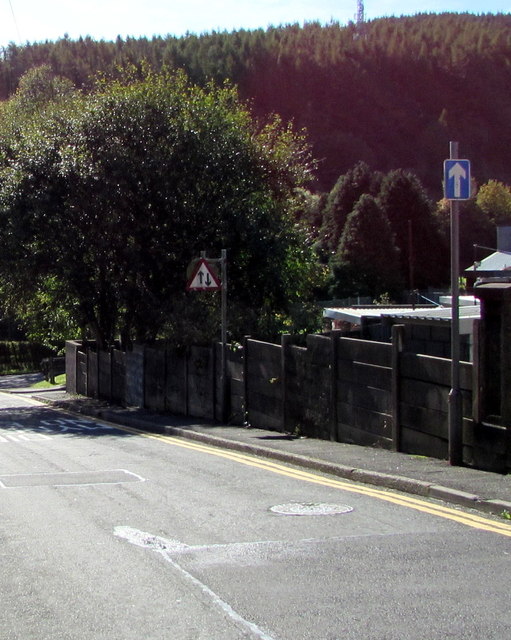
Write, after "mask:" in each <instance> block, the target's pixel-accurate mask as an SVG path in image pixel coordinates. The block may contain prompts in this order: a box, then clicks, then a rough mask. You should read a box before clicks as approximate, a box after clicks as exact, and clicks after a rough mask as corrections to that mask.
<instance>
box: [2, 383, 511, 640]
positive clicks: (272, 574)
mask: <svg viewBox="0 0 511 640" xmlns="http://www.w3.org/2000/svg"><path fill="white" fill-rule="evenodd" d="M510 534H511V529H510V527H509V525H508V524H507V523H504V522H503V521H499V520H498V519H497V518H485V517H482V516H481V515H480V514H476V513H471V512H468V511H463V510H457V509H453V508H451V507H448V506H446V505H442V504H441V503H438V502H436V503H435V502H432V501H429V502H428V501H425V500H421V499H418V498H416V497H411V496H406V495H404V494H398V493H393V492H389V491H382V490H379V489H375V488H374V487H369V486H364V485H357V484H354V483H350V482H347V481H345V480H339V479H336V478H333V477H329V476H326V475H321V474H318V473H311V472H308V471H305V470H300V469H296V468H292V467H288V466H285V465H283V464H281V463H275V462H271V461H269V460H264V459H257V458H254V457H250V456H245V455H243V454H240V453H237V452H233V451H225V450H221V449H218V448H213V447H209V446H204V445H202V444H198V443H193V442H191V441H186V440H180V439H178V438H172V437H168V436H158V435H154V434H153V435H151V434H143V433H140V432H137V431H135V430H132V429H126V430H124V429H120V428H118V427H115V428H114V427H113V426H111V425H107V424H103V423H98V422H94V421H91V420H89V419H80V418H79V417H76V416H72V415H70V414H66V413H62V412H58V411H54V410H51V409H49V408H47V407H43V406H42V405H39V404H37V403H35V402H33V401H30V400H27V399H25V398H22V397H18V396H9V395H7V394H3V393H0V566H1V572H0V607H1V608H0V639H1V640H32V639H34V640H35V639H37V640H64V639H65V640H71V639H72V640H75V639H80V640H99V639H105V640H106V639H108V640H131V639H135V638H136V639H137V640H160V639H161V640H185V639H186V640H188V639H189V640H235V639H242V638H247V639H260V640H302V639H303V640H305V639H314V640H403V639H406V640H446V639H451V638H456V639H460V640H461V639H463V640H469V639H474V640H492V639H494V640H497V639H498V640H509V638H510V637H511V612H510V607H509V601H510V600H509V598H510V592H511V535H510Z"/></svg>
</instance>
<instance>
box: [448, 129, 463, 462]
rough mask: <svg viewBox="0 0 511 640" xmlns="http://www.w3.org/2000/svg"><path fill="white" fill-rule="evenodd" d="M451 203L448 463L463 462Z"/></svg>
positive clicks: (454, 147)
mask: <svg viewBox="0 0 511 640" xmlns="http://www.w3.org/2000/svg"><path fill="white" fill-rule="evenodd" d="M458 157H459V156H458V143H457V142H451V143H450V158H451V160H453V159H457V158H458ZM450 204H451V390H450V392H449V462H450V463H451V464H452V465H457V466H460V465H461V464H462V463H463V416H462V411H461V390H460V317H459V202H458V200H454V199H452V200H451V201H450Z"/></svg>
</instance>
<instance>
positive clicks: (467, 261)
mask: <svg viewBox="0 0 511 640" xmlns="http://www.w3.org/2000/svg"><path fill="white" fill-rule="evenodd" d="M450 213H451V207H450V202H449V200H445V199H442V200H440V201H439V202H438V203H437V208H436V211H435V217H436V219H437V224H438V227H439V230H440V234H441V236H442V238H443V240H442V243H443V245H444V246H445V247H450V242H451V217H450ZM495 236H496V229H495V225H494V224H493V222H492V221H491V220H490V219H489V218H488V216H487V215H486V214H485V213H484V212H483V211H482V210H481V208H480V207H479V206H478V205H477V202H476V199H475V198H471V199H470V200H467V201H466V202H460V203H459V254H460V268H462V269H466V268H467V267H469V266H470V265H471V264H473V262H474V259H475V258H477V259H478V260H479V259H480V256H481V253H480V252H478V251H476V252H474V244H478V245H481V246H485V247H494V246H495V242H496V240H495ZM484 255H485V254H484Z"/></svg>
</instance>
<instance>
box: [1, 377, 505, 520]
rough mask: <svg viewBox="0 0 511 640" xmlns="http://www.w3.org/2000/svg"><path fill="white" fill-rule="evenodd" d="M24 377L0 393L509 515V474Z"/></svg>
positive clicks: (12, 379)
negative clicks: (42, 385) (134, 403)
mask: <svg viewBox="0 0 511 640" xmlns="http://www.w3.org/2000/svg"><path fill="white" fill-rule="evenodd" d="M30 375H31V376H32V377H31V378H30V379H29V378H28V377H25V378H23V376H15V377H13V376H3V377H1V378H0V391H4V392H10V393H23V394H27V395H30V396H31V397H33V398H35V399H36V400H39V401H41V402H44V403H46V404H47V405H50V406H52V407H53V408H56V409H61V410H65V411H69V412H71V413H75V414H80V415H87V416H89V417H93V418H98V419H101V420H106V421H108V422H110V423H113V424H118V425H124V426H128V427H132V428H136V429H140V430H143V431H149V432H153V433H163V434H166V435H173V436H179V437H182V438H188V439H191V440H195V441H200V442H203V443H206V444H209V445H213V446H217V447H221V448H224V449H232V450H237V451H241V452H244V453H248V454H253V455H256V456H262V457H266V458H270V459H274V460H278V461H280V462H284V463H287V464H291V465H294V466H298V467H302V468H306V469H310V470H314V471H318V472H322V473H327V474H330V475H334V476H337V477H340V478H345V479H348V480H352V481H356V482H362V483H365V484H371V485H376V486H378V487H382V488H388V489H393V490H398V491H402V492H404V493H408V494H413V495H419V496H423V497H428V498H433V499H438V500H442V501H444V502H449V503H452V504H455V505H460V506H463V507H465V508H470V509H474V510H477V511H482V512H485V513H490V514H494V515H498V516H505V517H511V474H507V475H502V474H498V473H492V472H487V471H480V470H477V469H472V468H469V467H455V466H452V465H450V464H449V462H448V461H446V460H438V459H436V458H427V457H424V456H416V455H409V454H406V453H398V452H395V451H387V450H385V449H379V448H373V447H362V446H358V445H353V444H344V443H340V442H330V441H328V440H317V439H314V438H301V437H295V436H293V435H291V434H284V433H278V432H275V431H266V430H264V429H257V428H252V427H240V426H231V425H226V424H217V423H213V422H207V421H202V420H198V419H197V418H189V417H184V416H174V415H169V414H161V413H155V412H151V411H149V410H147V409H141V408H138V407H137V408H131V407H130V408H126V407H119V406H114V405H111V404H109V403H107V402H105V401H102V400H96V399H93V398H86V397H83V396H75V395H71V394H68V393H67V392H66V390H65V388H64V387H57V388H52V389H49V390H40V389H35V390H34V389H31V388H30V387H29V386H28V385H29V384H33V380H34V378H33V374H30ZM9 379H10V380H9ZM25 382H26V383H27V384H25ZM506 514H508V515H506ZM510 525H511V522H510Z"/></svg>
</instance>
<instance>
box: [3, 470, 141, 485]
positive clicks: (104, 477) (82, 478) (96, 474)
mask: <svg viewBox="0 0 511 640" xmlns="http://www.w3.org/2000/svg"><path fill="white" fill-rule="evenodd" d="M95 478H98V479H97V480H96V479H95ZM126 482H145V478H143V477H142V476H139V475H138V474H137V473H133V472H132V471H127V470H126V469H107V470H104V471H60V472H51V471H50V472H46V473H12V474H4V475H1V476H0V488H2V489H26V488H31V487H92V486H99V485H114V484H125V483H126Z"/></svg>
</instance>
